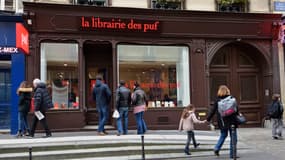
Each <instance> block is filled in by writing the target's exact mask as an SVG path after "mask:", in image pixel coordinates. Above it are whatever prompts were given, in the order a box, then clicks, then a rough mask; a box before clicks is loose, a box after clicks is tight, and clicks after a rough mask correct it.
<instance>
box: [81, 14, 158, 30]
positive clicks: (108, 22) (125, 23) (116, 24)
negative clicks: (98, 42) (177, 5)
mask: <svg viewBox="0 0 285 160" xmlns="http://www.w3.org/2000/svg"><path fill="white" fill-rule="evenodd" d="M80 22H81V23H80V29H81V30H83V31H117V32H140V33H159V32H160V30H161V23H160V21H153V20H138V19H132V18H131V19H121V18H100V17H84V16H82V17H81V18H80Z"/></svg>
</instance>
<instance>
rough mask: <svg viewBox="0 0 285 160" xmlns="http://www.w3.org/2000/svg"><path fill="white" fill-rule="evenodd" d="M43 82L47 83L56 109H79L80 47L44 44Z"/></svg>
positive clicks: (68, 44)
mask: <svg viewBox="0 0 285 160" xmlns="http://www.w3.org/2000/svg"><path fill="white" fill-rule="evenodd" d="M41 80H42V81H45V82H46V83H47V87H48V89H49V91H50V94H51V96H52V101H53V103H54V109H77V108H78V107H79V106H78V93H79V92H78V45H77V44H72V43H42V44H41Z"/></svg>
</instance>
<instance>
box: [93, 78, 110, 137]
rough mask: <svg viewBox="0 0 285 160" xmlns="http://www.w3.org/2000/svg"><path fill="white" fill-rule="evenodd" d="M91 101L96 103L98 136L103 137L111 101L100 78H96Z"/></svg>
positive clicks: (108, 92)
mask: <svg viewBox="0 0 285 160" xmlns="http://www.w3.org/2000/svg"><path fill="white" fill-rule="evenodd" d="M93 99H94V101H95V102H96V108H97V111H98V114H99V127H98V134H99V135H105V134H107V133H106V132H105V128H104V125H105V122H106V121H107V118H108V113H109V111H108V109H109V106H108V105H109V103H110V100H111V91H110V89H109V87H108V85H107V84H104V83H102V77H101V76H96V84H95V87H94V88H93Z"/></svg>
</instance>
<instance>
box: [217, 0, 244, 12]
mask: <svg viewBox="0 0 285 160" xmlns="http://www.w3.org/2000/svg"><path fill="white" fill-rule="evenodd" d="M216 2H217V10H218V11H220V12H248V0H216Z"/></svg>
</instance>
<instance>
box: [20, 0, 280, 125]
mask: <svg viewBox="0 0 285 160" xmlns="http://www.w3.org/2000/svg"><path fill="white" fill-rule="evenodd" d="M24 8H25V17H24V18H25V20H26V21H27V23H28V22H30V23H29V31H30V41H31V44H32V45H31V51H30V52H31V56H29V57H28V58H27V59H26V60H27V61H26V63H29V64H31V66H29V67H28V68H27V71H26V75H27V78H28V80H29V81H32V80H33V79H34V78H36V77H40V78H41V79H42V80H43V81H45V82H47V84H49V85H50V86H51V94H52V98H53V102H54V104H55V108H54V109H52V110H51V111H49V113H48V121H49V123H50V126H51V128H52V129H54V130H74V129H81V128H83V127H84V126H86V125H92V124H97V121H98V118H97V117H98V116H97V111H96V106H95V104H94V101H93V100H92V96H91V92H92V87H93V85H94V82H95V81H94V78H95V76H96V75H98V74H100V75H102V76H103V78H104V81H105V83H107V84H108V85H109V86H110V88H111V90H112V93H113V96H112V103H111V104H110V108H111V110H110V113H111V112H112V109H113V108H114V100H115V90H116V88H117V86H118V81H119V80H121V79H123V80H125V81H126V82H127V85H128V86H129V87H130V88H132V84H133V83H134V82H135V81H138V82H140V84H141V87H142V88H143V89H144V90H145V91H146V93H147V96H148V99H149V103H148V110H147V112H146V114H145V119H146V122H147V124H148V127H149V128H150V129H177V125H178V122H179V119H180V115H181V112H182V110H183V108H184V107H185V106H187V105H188V104H189V103H193V104H194V105H195V106H196V107H197V110H198V113H199V116H200V117H201V118H202V119H203V118H205V115H206V113H207V111H208V108H209V107H210V106H211V104H212V102H213V100H214V98H215V95H216V92H217V87H218V86H219V85H221V84H226V85H228V86H229V87H230V89H231V91H232V94H233V95H235V96H236V97H237V99H238V101H239V106H240V108H241V112H242V113H244V114H245V115H246V117H247V119H248V120H249V122H248V126H259V125H260V124H261V121H262V118H263V117H264V111H265V108H266V105H267V104H268V103H269V101H270V96H271V94H272V93H274V92H279V91H280V81H279V69H278V48H277V37H278V36H276V33H277V34H278V31H279V25H278V24H279V23H278V22H279V21H280V18H281V16H280V15H277V14H237V13H218V12H191V11H176V10H168V11H167V10H152V9H134V8H118V7H94V6H75V5H54V4H40V3H24ZM51 9H52V10H53V12H50V10H51ZM75 10H76V14H74V11H75ZM129 120H130V122H129V127H130V128H135V122H134V116H133V115H132V114H131V111H130V114H129ZM108 123H109V124H110V125H114V124H115V123H114V120H113V119H112V118H110V120H109V122H108ZM114 126H115V125H114ZM205 127H206V126H204V128H205Z"/></svg>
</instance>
